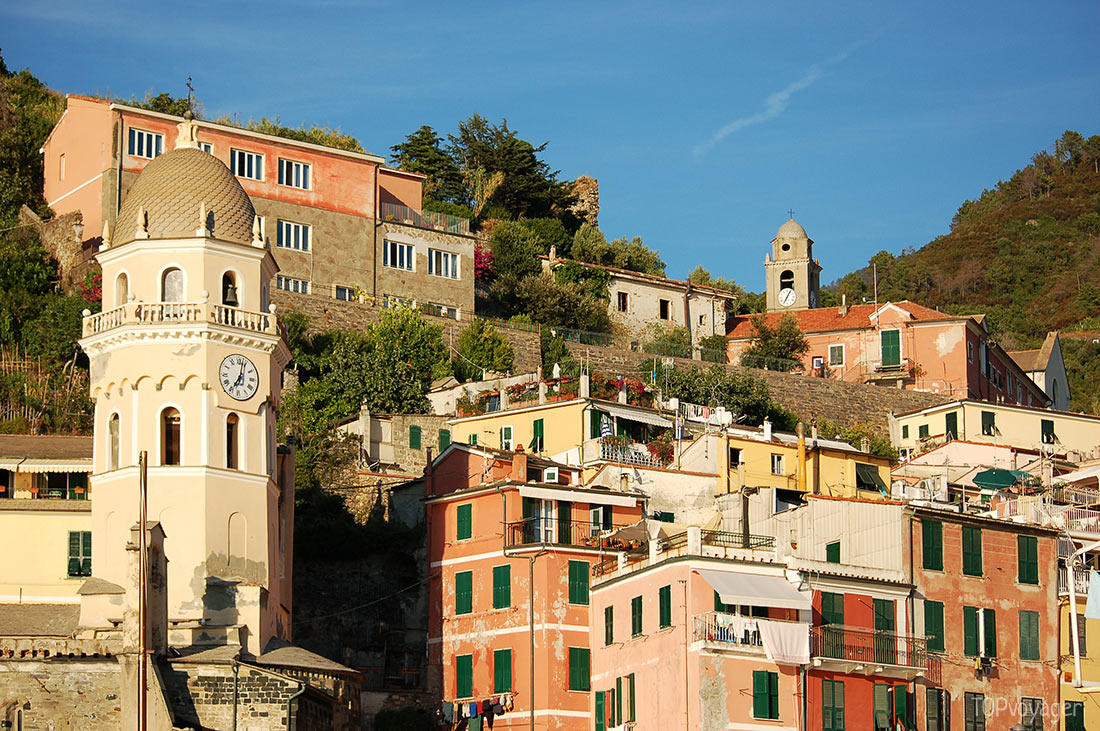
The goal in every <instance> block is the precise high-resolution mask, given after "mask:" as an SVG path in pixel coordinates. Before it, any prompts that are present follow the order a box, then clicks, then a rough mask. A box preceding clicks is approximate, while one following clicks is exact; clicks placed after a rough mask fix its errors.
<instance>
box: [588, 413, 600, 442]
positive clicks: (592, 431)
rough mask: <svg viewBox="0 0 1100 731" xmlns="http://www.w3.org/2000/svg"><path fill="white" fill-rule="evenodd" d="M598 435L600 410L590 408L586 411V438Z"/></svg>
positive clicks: (593, 437) (594, 437)
mask: <svg viewBox="0 0 1100 731" xmlns="http://www.w3.org/2000/svg"><path fill="white" fill-rule="evenodd" d="M599 436H600V412H599V411H598V410H597V409H591V410H590V411H589V412H588V438H589V439H596V438H597V437H599Z"/></svg>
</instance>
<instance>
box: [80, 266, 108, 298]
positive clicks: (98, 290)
mask: <svg viewBox="0 0 1100 731" xmlns="http://www.w3.org/2000/svg"><path fill="white" fill-rule="evenodd" d="M79 286H80V298H81V299H82V300H84V301H85V302H99V301H100V300H102V299H103V272H88V273H87V274H85V275H84V281H83V282H81V283H80V285H79Z"/></svg>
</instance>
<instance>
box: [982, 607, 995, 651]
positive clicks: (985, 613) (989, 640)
mask: <svg viewBox="0 0 1100 731" xmlns="http://www.w3.org/2000/svg"><path fill="white" fill-rule="evenodd" d="M982 618H983V619H984V620H985V656H986V657H997V613H996V612H995V611H993V610H992V609H983V610H982Z"/></svg>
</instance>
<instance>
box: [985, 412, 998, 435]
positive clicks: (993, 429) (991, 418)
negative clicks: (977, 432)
mask: <svg viewBox="0 0 1100 731" xmlns="http://www.w3.org/2000/svg"><path fill="white" fill-rule="evenodd" d="M996 433H997V415H996V414H995V413H993V412H992V411H983V412H982V434H983V435H985V436H987V437H991V436H994V435H996Z"/></svg>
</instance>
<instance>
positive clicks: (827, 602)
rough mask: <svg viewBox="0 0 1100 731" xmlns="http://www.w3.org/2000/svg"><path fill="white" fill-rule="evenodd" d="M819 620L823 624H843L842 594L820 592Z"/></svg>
mask: <svg viewBox="0 0 1100 731" xmlns="http://www.w3.org/2000/svg"><path fill="white" fill-rule="evenodd" d="M821 621H823V622H824V623H825V624H844V595H843V594H834V593H832V592H828V591H823V592H821Z"/></svg>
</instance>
